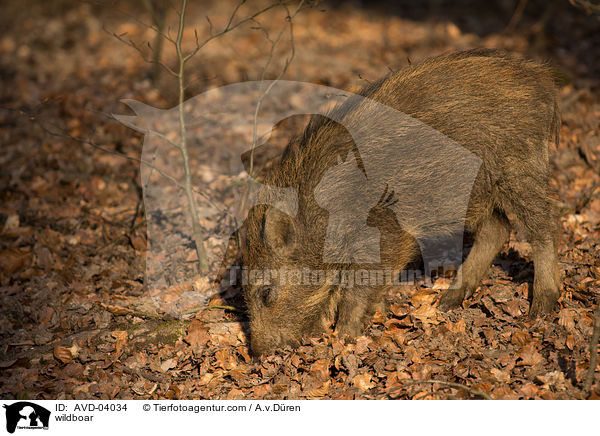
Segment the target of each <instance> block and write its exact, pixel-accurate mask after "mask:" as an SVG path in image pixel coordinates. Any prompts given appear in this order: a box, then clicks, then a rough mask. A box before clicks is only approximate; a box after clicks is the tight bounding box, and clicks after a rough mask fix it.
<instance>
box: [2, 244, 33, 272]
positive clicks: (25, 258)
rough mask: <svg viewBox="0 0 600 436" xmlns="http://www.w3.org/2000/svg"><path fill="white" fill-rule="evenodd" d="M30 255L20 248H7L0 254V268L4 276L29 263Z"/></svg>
mask: <svg viewBox="0 0 600 436" xmlns="http://www.w3.org/2000/svg"><path fill="white" fill-rule="evenodd" d="M30 259H31V253H30V252H29V251H27V250H24V249H22V248H8V249H6V250H4V251H1V252H0V268H1V269H2V270H3V271H4V272H5V273H6V274H9V275H10V274H13V273H15V272H17V271H18V270H20V269H22V268H24V267H25V265H27V264H28V263H29V260H30Z"/></svg>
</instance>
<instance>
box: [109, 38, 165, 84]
mask: <svg viewBox="0 0 600 436" xmlns="http://www.w3.org/2000/svg"><path fill="white" fill-rule="evenodd" d="M102 29H103V30H104V31H105V32H106V33H108V34H109V35H111V36H113V37H114V38H116V39H117V40H119V41H120V42H122V43H123V44H125V45H127V46H129V47H131V48H133V49H134V50H135V51H137V52H138V53H139V54H140V56H141V58H142V60H143V61H144V62H146V63H148V64H153V65H155V64H158V65H160V66H161V67H162V68H164V69H165V70H166V71H167V72H168V73H169V74H171V75H172V76H174V77H177V73H176V72H175V71H174V70H173V69H171V68H170V67H169V66H168V65H167V64H165V63H164V62H162V61H160V60H158V59H150V58H148V57H146V54H145V53H144V51H143V50H142V49H141V48H139V47H138V46H137V44H136V43H135V42H133V41H131V40H129V39H125V38H123V36H124V35H126V34H121V35H118V34H116V33H114V32H111V31H109V30H108V29H106V28H105V27H104V26H103V27H102ZM148 44H149V43H148Z"/></svg>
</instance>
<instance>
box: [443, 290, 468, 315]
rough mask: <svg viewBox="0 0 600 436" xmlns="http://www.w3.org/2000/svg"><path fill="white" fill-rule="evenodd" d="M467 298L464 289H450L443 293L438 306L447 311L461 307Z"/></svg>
mask: <svg viewBox="0 0 600 436" xmlns="http://www.w3.org/2000/svg"><path fill="white" fill-rule="evenodd" d="M464 299H465V290H464V289H448V290H446V292H444V293H443V294H442V298H440V304H439V305H438V308H439V309H440V310H443V311H445V312H447V311H449V310H452V309H456V308H457V307H460V305H461V304H462V302H463V300H464Z"/></svg>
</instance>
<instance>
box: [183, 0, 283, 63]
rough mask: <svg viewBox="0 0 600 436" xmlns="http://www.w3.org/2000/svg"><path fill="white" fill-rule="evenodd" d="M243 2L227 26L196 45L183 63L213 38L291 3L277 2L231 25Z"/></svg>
mask: <svg viewBox="0 0 600 436" xmlns="http://www.w3.org/2000/svg"><path fill="white" fill-rule="evenodd" d="M245 2H246V1H245V0H242V1H241V2H240V3H239V4H238V5H237V6H236V8H235V9H234V11H233V13H232V14H231V16H230V17H229V20H228V21H227V25H226V26H225V28H224V29H223V30H221V31H219V32H217V33H213V34H211V35H209V36H208V38H206V39H205V40H204V41H202V42H201V43H200V44H198V45H196V47H195V48H194V50H192V51H191V52H190V53H189V54H188V55H187V56H186V57H185V58H184V61H185V62H187V61H189V60H190V59H191V58H192V57H194V55H195V54H196V53H198V51H200V50H201V49H202V47H204V46H205V45H206V44H208V43H209V42H210V41H212V40H213V39H215V38H218V37H220V36H222V35H225V34H226V33H229V32H231V31H232V30H233V29H235V28H237V27H239V26H241V25H242V24H244V23H247V22H248V21H251V20H253V19H254V18H256V17H258V16H259V15H262V14H264V13H265V12H267V11H269V10H271V9H274V8H276V7H278V6H283V5H286V4H289V3H291V2H283V1H279V2H277V3H273V4H271V5H269V6H265V7H264V8H262V9H260V10H258V11H256V12H254V13H253V14H251V15H248V16H247V17H245V18H242V19H240V20H239V21H236V22H235V23H233V20H234V18H235V15H236V14H237V12H238V10H239V8H240V7H241V6H242V5H243V4H244V3H245Z"/></svg>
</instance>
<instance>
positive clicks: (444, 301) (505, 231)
mask: <svg viewBox="0 0 600 436" xmlns="http://www.w3.org/2000/svg"><path fill="white" fill-rule="evenodd" d="M509 233H510V225H509V223H508V220H507V219H506V217H505V216H504V215H503V214H501V213H500V212H494V213H492V215H491V216H490V217H489V218H487V219H486V220H485V221H484V222H483V223H482V224H480V225H479V226H478V228H477V229H476V230H475V242H474V244H473V247H472V248H471V252H470V253H469V255H468V256H467V259H466V260H465V261H464V263H463V264H462V265H461V266H460V268H459V269H458V273H457V274H456V278H455V279H454V281H453V282H452V284H451V285H450V289H448V290H447V291H446V292H445V293H444V294H443V295H442V298H441V299H440V304H439V307H440V309H442V310H450V309H453V308H455V307H458V306H460V304H461V303H462V302H463V300H464V299H465V298H469V297H470V296H471V295H472V294H473V292H474V291H475V289H476V288H477V286H478V285H479V282H480V280H481V279H482V278H483V276H484V275H485V273H486V272H487V271H488V269H489V267H490V265H491V264H492V261H493V260H494V258H495V257H496V255H497V254H498V252H499V251H500V250H501V249H502V246H503V245H504V243H505V242H506V240H507V239H508V236H509Z"/></svg>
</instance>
